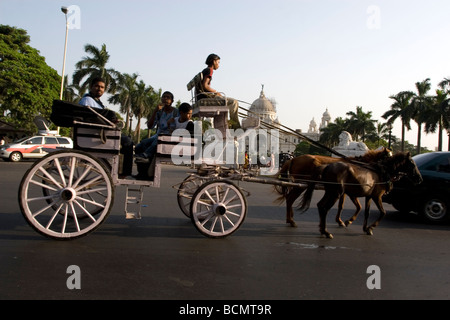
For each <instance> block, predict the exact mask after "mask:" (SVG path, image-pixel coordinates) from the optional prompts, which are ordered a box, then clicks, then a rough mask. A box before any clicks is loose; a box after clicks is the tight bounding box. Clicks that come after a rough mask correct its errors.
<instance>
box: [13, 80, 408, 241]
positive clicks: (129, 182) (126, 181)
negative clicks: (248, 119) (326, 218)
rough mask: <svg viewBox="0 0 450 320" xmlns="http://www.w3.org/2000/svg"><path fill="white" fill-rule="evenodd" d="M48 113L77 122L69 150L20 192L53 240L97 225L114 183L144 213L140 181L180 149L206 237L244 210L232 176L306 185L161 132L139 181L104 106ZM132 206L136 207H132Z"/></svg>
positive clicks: (33, 174) (41, 165)
mask: <svg viewBox="0 0 450 320" xmlns="http://www.w3.org/2000/svg"><path fill="white" fill-rule="evenodd" d="M191 89H192V87H191ZM225 101H226V100H225ZM214 110H215V111H214ZM194 111H195V113H196V114H197V115H198V116H200V117H203V116H213V117H215V116H218V117H220V119H219V120H220V121H223V119H222V118H223V117H224V114H225V116H226V113H227V106H226V103H225V104H224V105H222V106H220V105H219V106H218V105H217V104H212V105H209V106H208V105H206V104H205V102H203V103H201V104H198V103H196V104H195V107H194ZM52 120H53V122H54V123H55V124H56V125H58V126H68V127H73V128H74V130H73V133H74V149H73V150H62V151H56V152H52V153H50V154H48V155H47V156H46V157H44V158H42V159H40V160H38V161H36V162H35V163H34V164H33V165H32V166H31V168H30V169H29V170H28V171H27V172H26V173H25V175H24V177H23V178H22V181H21V183H20V187H19V194H18V198H19V204H20V209H21V211H22V213H23V216H24V217H25V219H26V221H27V222H28V223H29V224H30V225H31V226H32V227H33V228H34V229H35V230H36V231H37V232H39V233H41V234H43V235H45V236H48V237H50V238H53V239H59V240H65V239H76V238H79V237H82V236H85V235H87V234H89V233H90V232H92V231H94V230H95V229H97V228H98V227H99V226H100V225H101V224H102V223H103V222H104V221H105V220H106V218H107V217H108V215H109V213H110V211H111V208H112V206H113V202H114V192H115V187H116V186H125V187H126V200H125V215H126V218H137V219H139V218H141V205H140V204H141V202H142V199H143V191H144V188H145V187H156V188H157V187H159V186H160V181H161V174H162V170H161V168H162V165H163V163H167V162H169V163H172V162H173V159H174V157H175V158H176V157H180V156H183V157H186V156H187V155H186V154H182V153H183V152H185V153H188V156H189V157H190V158H191V160H192V159H194V157H195V156H197V160H198V163H199V164H198V165H197V169H196V170H195V171H194V172H192V173H190V174H189V175H188V176H187V177H186V179H184V181H182V182H181V183H180V184H179V185H178V191H177V200H178V204H179V207H180V209H181V210H182V212H183V213H184V214H185V215H186V216H187V217H189V218H190V219H191V221H192V223H193V224H194V226H195V227H196V229H197V230H198V231H199V232H200V233H202V234H203V235H205V236H207V237H211V238H222V237H226V236H228V235H230V234H232V233H233V232H235V231H236V230H237V229H239V227H240V226H241V225H242V223H243V221H244V219H245V217H246V214H247V200H246V192H245V190H243V189H242V188H240V187H239V186H238V184H237V183H235V182H234V181H247V182H255V183H265V184H272V185H274V186H281V187H283V190H303V191H304V190H306V188H307V186H308V182H307V181H305V180H302V179H296V178H295V176H294V177H289V176H285V177H282V179H278V177H276V176H273V177H264V178H261V177H258V174H257V172H255V171H254V170H252V169H243V168H237V166H236V165H235V164H233V165H232V166H224V165H220V164H219V165H205V164H204V163H203V162H204V161H202V158H201V154H200V156H199V153H198V147H199V146H200V145H201V142H199V139H200V140H201V137H200V138H199V137H198V136H195V135H194V136H189V137H185V136H177V135H171V136H163V135H161V136H159V137H158V146H157V154H156V157H155V160H154V162H153V165H152V166H151V170H152V171H153V172H152V176H153V179H152V180H148V181H147V180H144V181H143V180H136V179H134V178H132V177H131V176H123V175H122V167H123V162H124V161H123V155H121V153H120V149H121V146H120V141H121V128H122V127H121V125H120V124H119V123H116V122H115V121H111V118H110V117H108V115H107V114H104V113H103V111H101V112H100V111H98V110H94V109H92V108H90V107H81V106H78V105H74V104H70V103H66V102H62V101H55V104H54V106H53V115H52ZM303 138H305V137H303ZM305 139H307V138H305ZM180 145H182V147H181V148H178V149H177V151H176V152H174V151H175V148H176V147H179V146H180ZM180 150H181V151H180ZM416 169H417V168H416ZM407 173H408V172H407ZM292 178H293V179H292ZM322 183H328V182H323V181H322ZM331 183H333V185H334V184H335V183H336V182H331ZM285 196H286V195H285ZM132 205H136V207H137V209H136V210H134V211H131V206H132ZM291 205H292V204H291ZM288 216H289V208H288ZM321 219H322V213H321ZM321 232H322V230H321ZM322 233H323V232H322Z"/></svg>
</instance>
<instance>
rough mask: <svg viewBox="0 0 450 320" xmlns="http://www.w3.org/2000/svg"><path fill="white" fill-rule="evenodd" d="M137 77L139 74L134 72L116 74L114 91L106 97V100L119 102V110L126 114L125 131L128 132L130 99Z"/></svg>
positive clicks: (130, 108)
mask: <svg viewBox="0 0 450 320" xmlns="http://www.w3.org/2000/svg"><path fill="white" fill-rule="evenodd" d="M138 77H139V75H138V74H136V73H133V74H131V75H130V74H128V73H124V74H118V77H117V87H116V93H115V94H114V95H112V96H111V97H110V98H109V99H108V102H110V103H114V104H120V109H119V111H120V112H121V113H124V114H125V115H126V120H125V131H126V132H129V130H130V117H132V114H131V110H132V100H133V95H134V94H135V91H136V84H137V78H138Z"/></svg>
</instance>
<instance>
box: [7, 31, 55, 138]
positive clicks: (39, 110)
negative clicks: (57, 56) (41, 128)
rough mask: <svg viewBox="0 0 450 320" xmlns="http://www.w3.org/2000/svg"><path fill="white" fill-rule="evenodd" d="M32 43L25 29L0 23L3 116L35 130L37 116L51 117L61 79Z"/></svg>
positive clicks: (16, 123) (20, 125)
mask: <svg viewBox="0 0 450 320" xmlns="http://www.w3.org/2000/svg"><path fill="white" fill-rule="evenodd" d="M29 42H30V37H29V36H28V34H27V32H26V31H25V30H23V29H18V28H15V27H10V26H6V25H0V118H1V119H2V120H3V121H5V122H7V123H9V124H11V125H13V126H15V127H19V128H23V129H25V130H26V131H29V132H30V133H32V132H34V131H36V127H35V125H34V123H33V119H34V117H35V116H36V115H39V114H41V115H43V116H44V117H46V118H49V117H50V113H51V105H52V102H53V100H54V99H57V98H58V97H59V88H60V82H61V78H60V76H59V75H58V73H57V72H56V70H54V69H52V68H51V67H49V66H48V65H47V63H46V62H45V58H44V57H42V56H41V55H40V54H39V51H38V50H36V49H35V48H32V47H31V46H30V45H28V43H29Z"/></svg>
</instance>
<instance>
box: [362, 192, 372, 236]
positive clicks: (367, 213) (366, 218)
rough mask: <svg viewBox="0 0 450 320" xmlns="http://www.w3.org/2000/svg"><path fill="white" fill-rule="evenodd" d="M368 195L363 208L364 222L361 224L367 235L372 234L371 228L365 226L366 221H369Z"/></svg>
mask: <svg viewBox="0 0 450 320" xmlns="http://www.w3.org/2000/svg"><path fill="white" fill-rule="evenodd" d="M370 200H371V198H370V197H366V206H365V208H364V224H363V231H364V232H365V233H367V234H368V235H369V236H371V235H373V232H372V228H371V227H367V222H368V221H369V214H370Z"/></svg>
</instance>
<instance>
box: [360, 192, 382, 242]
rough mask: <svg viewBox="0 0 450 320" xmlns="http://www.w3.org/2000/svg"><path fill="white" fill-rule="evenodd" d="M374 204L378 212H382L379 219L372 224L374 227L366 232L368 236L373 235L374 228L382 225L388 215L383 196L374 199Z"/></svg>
mask: <svg viewBox="0 0 450 320" xmlns="http://www.w3.org/2000/svg"><path fill="white" fill-rule="evenodd" d="M374 202H375V204H376V206H377V208H378V210H379V211H380V216H379V217H378V219H377V220H376V221H375V222H374V223H372V225H371V226H370V227H368V228H367V230H365V231H366V232H367V234H368V235H373V228H375V227H377V226H378V225H379V224H380V221H381V220H382V219H383V218H384V216H385V215H386V210H384V207H383V202H382V200H381V196H380V197H378V198H376V199H374Z"/></svg>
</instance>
